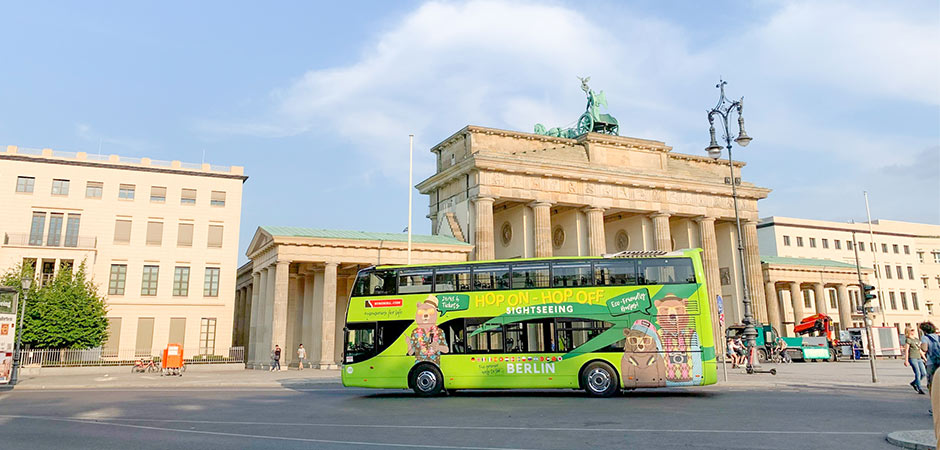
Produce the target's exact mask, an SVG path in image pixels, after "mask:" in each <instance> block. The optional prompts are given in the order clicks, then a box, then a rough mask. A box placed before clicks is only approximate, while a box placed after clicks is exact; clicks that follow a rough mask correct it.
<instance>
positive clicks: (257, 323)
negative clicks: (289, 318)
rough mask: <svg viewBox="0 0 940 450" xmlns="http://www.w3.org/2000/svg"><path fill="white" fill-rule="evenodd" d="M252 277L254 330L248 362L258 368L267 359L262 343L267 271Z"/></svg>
mask: <svg viewBox="0 0 940 450" xmlns="http://www.w3.org/2000/svg"><path fill="white" fill-rule="evenodd" d="M253 277H254V283H255V288H254V290H255V292H253V293H252V295H254V296H255V298H254V301H253V302H254V303H255V311H254V314H252V315H253V316H254V317H255V319H254V320H253V321H252V322H253V324H252V325H253V327H254V328H255V330H254V331H253V332H252V336H251V343H250V346H251V352H250V353H251V357H250V359H249V361H251V363H252V366H254V367H260V364H262V363H263V362H264V360H265V359H266V358H267V353H265V351H264V345H265V344H264V341H265V339H264V331H265V328H266V327H267V324H265V320H266V317H265V316H266V313H265V308H266V303H267V298H266V294H267V292H268V291H267V284H268V272H267V269H260V270H258V271H257V272H255V273H254V274H253Z"/></svg>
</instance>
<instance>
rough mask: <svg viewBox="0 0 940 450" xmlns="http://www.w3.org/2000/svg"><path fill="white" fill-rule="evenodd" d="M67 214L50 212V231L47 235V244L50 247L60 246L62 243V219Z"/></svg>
mask: <svg viewBox="0 0 940 450" xmlns="http://www.w3.org/2000/svg"><path fill="white" fill-rule="evenodd" d="M64 218H65V216H64V215H63V214H62V213H52V214H49V233H48V236H47V237H46V245H48V246H49V247H58V246H59V244H61V243H62V220H63V219H64Z"/></svg>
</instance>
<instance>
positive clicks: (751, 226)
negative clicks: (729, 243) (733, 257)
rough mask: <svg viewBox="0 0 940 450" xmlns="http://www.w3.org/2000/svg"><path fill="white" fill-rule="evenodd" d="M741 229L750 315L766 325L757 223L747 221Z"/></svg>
mask: <svg viewBox="0 0 940 450" xmlns="http://www.w3.org/2000/svg"><path fill="white" fill-rule="evenodd" d="M741 227H742V232H743V233H744V261H745V265H744V274H745V276H746V277H747V286H748V287H749V288H750V289H749V292H748V293H749V294H751V308H752V309H751V313H752V314H754V320H757V322H759V323H767V302H766V301H765V300H764V290H763V289H761V285H762V284H763V283H764V277H763V276H761V268H760V251H759V250H758V249H757V222H754V221H752V220H749V221H746V222H744V223H742V224H741Z"/></svg>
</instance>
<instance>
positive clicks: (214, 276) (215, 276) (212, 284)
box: [202, 267, 219, 297]
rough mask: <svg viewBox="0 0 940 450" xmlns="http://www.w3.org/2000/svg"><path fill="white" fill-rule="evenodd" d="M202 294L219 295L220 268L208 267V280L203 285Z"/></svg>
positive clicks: (206, 295)
mask: <svg viewBox="0 0 940 450" xmlns="http://www.w3.org/2000/svg"><path fill="white" fill-rule="evenodd" d="M202 295H203V296H205V297H218V296H219V268H218V267H206V282H205V286H203V290H202Z"/></svg>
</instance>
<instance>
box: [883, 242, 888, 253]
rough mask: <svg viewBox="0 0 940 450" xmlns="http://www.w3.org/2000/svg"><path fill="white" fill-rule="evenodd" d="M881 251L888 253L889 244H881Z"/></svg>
mask: <svg viewBox="0 0 940 450" xmlns="http://www.w3.org/2000/svg"><path fill="white" fill-rule="evenodd" d="M881 253H888V244H881Z"/></svg>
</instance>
